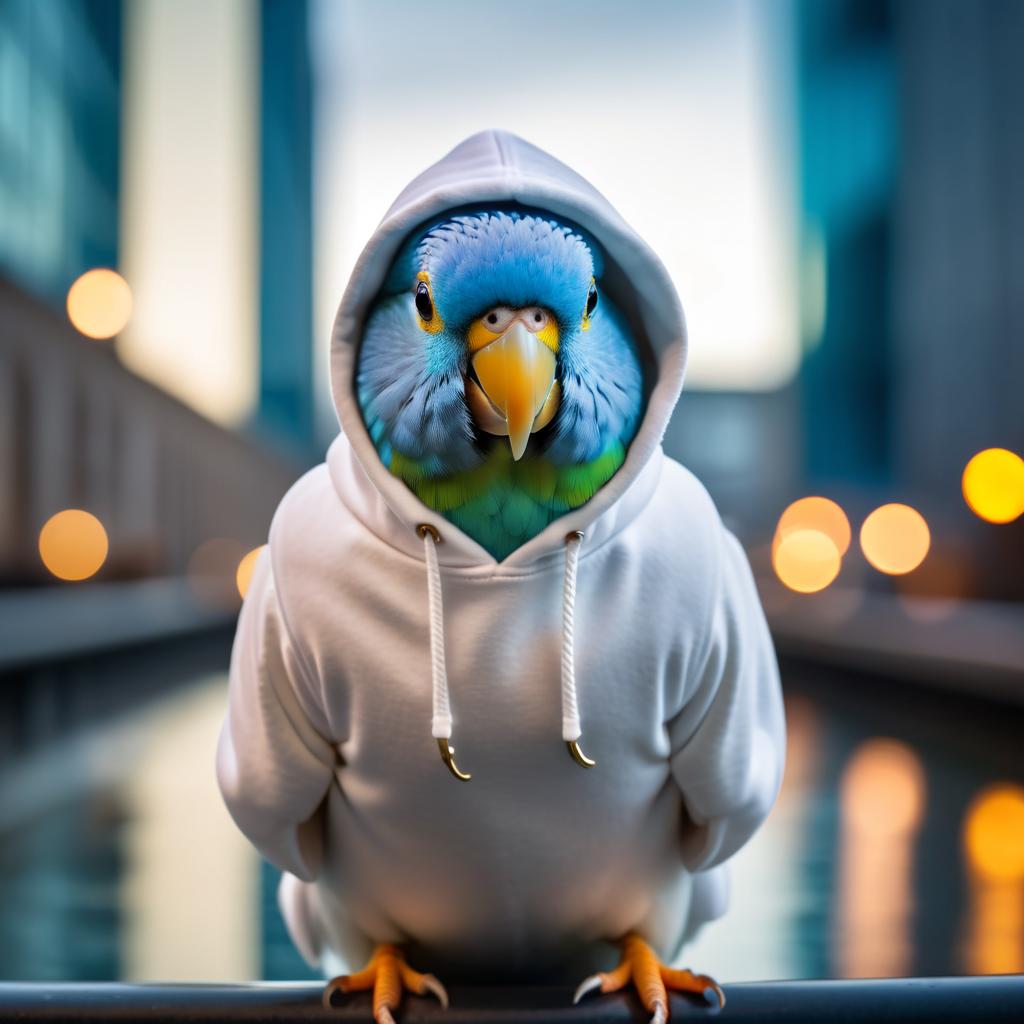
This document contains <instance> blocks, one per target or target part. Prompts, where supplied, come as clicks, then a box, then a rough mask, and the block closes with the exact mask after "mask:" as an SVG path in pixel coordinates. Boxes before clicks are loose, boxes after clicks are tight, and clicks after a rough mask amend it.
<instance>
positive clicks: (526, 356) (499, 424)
mask: <svg viewBox="0 0 1024 1024" xmlns="http://www.w3.org/2000/svg"><path fill="white" fill-rule="evenodd" d="M476 327H477V325H474V329H476ZM475 333H477V334H478V333H479V332H478V331H475ZM472 365H473V370H474V371H475V373H476V378H477V380H478V381H479V382H480V383H479V385H478V384H477V382H476V380H473V379H472V378H470V379H469V380H468V381H467V398H468V400H469V407H470V411H471V412H472V413H473V417H474V419H475V420H476V422H477V425H478V426H479V427H480V429H481V430H485V431H486V432H487V433H489V434H498V435H501V436H505V435H507V436H508V439H509V444H510V445H511V446H512V458H513V459H515V460H516V461H518V460H519V459H521V458H522V456H523V453H524V452H525V451H526V445H527V442H528V441H529V440H530V434H532V433H533V432H534V431H537V430H540V428H541V427H543V426H545V425H546V424H547V423H549V422H550V421H551V418H552V417H553V416H554V414H555V412H556V411H557V409H558V401H559V395H560V390H559V387H558V382H557V381H556V380H555V352H554V350H553V349H552V348H551V347H550V346H549V345H547V344H545V342H544V341H542V340H541V339H540V337H539V336H538V335H536V334H533V333H531V332H530V331H528V330H527V329H526V327H525V326H524V325H523V323H522V321H520V320H516V321H515V322H514V323H513V324H512V326H511V327H509V329H508V330H507V331H505V332H504V334H500V335H498V336H497V337H496V338H494V340H493V341H487V342H486V343H485V344H484V345H483V347H481V348H479V349H478V350H477V351H476V354H475V355H474V356H473V358H472Z"/></svg>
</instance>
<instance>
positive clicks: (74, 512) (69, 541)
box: [39, 508, 110, 580]
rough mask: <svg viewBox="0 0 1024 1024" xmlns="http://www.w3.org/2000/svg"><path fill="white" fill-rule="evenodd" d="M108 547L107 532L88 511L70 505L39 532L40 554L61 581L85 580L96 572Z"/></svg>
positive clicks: (48, 521) (51, 518)
mask: <svg viewBox="0 0 1024 1024" xmlns="http://www.w3.org/2000/svg"><path fill="white" fill-rule="evenodd" d="M109 548H110V544H109V541H108V540H107V531H106V530H105V529H104V528H103V524H102V523H101V522H100V521H99V520H98V519H97V518H96V517H95V516H94V515H92V514H91V513H89V512H84V511H83V510H82V509H80V508H69V509H65V510H64V511H63V512H58V513H57V514H56V515H54V516H51V517H50V518H49V519H48V520H47V521H46V523H45V525H44V526H43V528H42V530H40V531H39V557H40V558H42V560H43V565H45V566H46V568H47V569H49V570H50V572H51V573H53V575H54V576H56V577H57V579H60V580H86V579H88V578H89V577H90V576H94V575H95V574H96V573H97V572H99V570H100V568H101V566H102V565H103V563H104V562H105V561H106V559H107V552H108V550H109Z"/></svg>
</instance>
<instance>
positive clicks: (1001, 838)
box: [964, 782, 1024, 882]
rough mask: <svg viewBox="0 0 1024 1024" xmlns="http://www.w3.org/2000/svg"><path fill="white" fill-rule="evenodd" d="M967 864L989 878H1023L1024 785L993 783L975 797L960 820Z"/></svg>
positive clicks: (1017, 879)
mask: <svg viewBox="0 0 1024 1024" xmlns="http://www.w3.org/2000/svg"><path fill="white" fill-rule="evenodd" d="M964 848H965V850H966V852H967V857H968V860H969V861H970V864H971V867H972V868H973V869H974V870H975V871H976V872H977V873H978V874H979V875H981V876H982V877H984V878H987V879H990V880H992V881H999V882H1009V881H1019V880H1021V879H1024V788H1022V787H1021V786H1018V785H1014V784H1013V783H1009V782H1006V783H997V784H996V785H994V786H989V787H988V788H987V789H985V790H983V791H982V792H981V793H979V794H978V796H977V797H975V799H974V801H973V802H972V803H971V806H970V807H969V808H968V811H967V817H966V819H965V823H964Z"/></svg>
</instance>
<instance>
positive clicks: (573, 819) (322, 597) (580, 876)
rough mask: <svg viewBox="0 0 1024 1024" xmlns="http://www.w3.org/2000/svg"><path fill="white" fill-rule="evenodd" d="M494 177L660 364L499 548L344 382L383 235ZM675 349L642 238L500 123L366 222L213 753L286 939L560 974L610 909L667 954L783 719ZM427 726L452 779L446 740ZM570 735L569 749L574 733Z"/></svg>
mask: <svg viewBox="0 0 1024 1024" xmlns="http://www.w3.org/2000/svg"><path fill="white" fill-rule="evenodd" d="M501 200H504V201H508V200H513V201H517V202H519V203H521V204H523V205H526V206H530V207H535V208H541V209H544V210H549V211H551V212H552V213H554V214H560V215H563V216H564V217H567V218H568V219H570V220H572V221H574V222H576V223H577V224H580V225H581V226H582V227H584V228H586V229H588V230H589V231H590V232H591V233H592V234H593V235H594V236H595V237H596V238H597V239H598V240H599V241H600V242H601V244H602V245H603V247H604V249H605V252H606V254H607V259H608V262H609V264H610V266H609V270H608V273H609V274H610V275H611V277H610V279H609V280H610V282H611V283H610V284H609V287H611V286H612V283H614V282H615V281H616V280H617V282H618V285H617V287H618V293H617V295H616V298H617V300H618V301H619V302H620V304H622V303H623V302H625V304H626V305H627V306H628V305H629V304H630V299H631V298H632V301H633V314H634V319H635V321H636V322H635V324H634V329H635V330H637V331H638V332H639V333H640V334H641V335H643V336H644V337H643V338H642V341H643V342H644V343H645V344H646V345H647V346H649V348H650V349H651V350H652V351H653V352H654V354H655V357H656V362H657V381H656V384H655V386H654V388H653V391H652V393H651V395H650V398H649V401H648V405H647V410H646V413H645V415H644V418H643V421H642V423H641V426H640V429H639V432H638V434H637V436H636V438H635V440H634V441H633V443H632V445H631V446H630V448H629V452H628V455H627V458H626V461H625V463H624V465H623V466H622V468H621V469H620V470H619V471H618V472H617V473H616V474H615V475H614V476H613V477H612V479H611V480H610V481H609V482H608V483H607V484H605V486H604V487H603V488H602V489H601V490H600V491H598V493H597V494H596V495H595V496H594V497H593V498H592V499H591V500H590V501H589V502H587V503H586V504H585V505H583V506H582V507H580V508H578V509H576V510H575V511H573V512H570V513H569V514H567V515H565V516H563V517H562V518H561V519H559V520H557V521H556V522H554V523H552V524H551V525H550V526H549V527H547V528H546V529H545V530H544V531H543V532H542V533H541V534H539V535H538V536H537V537H534V538H533V539H532V540H531V541H529V542H528V543H526V544H524V545H523V546H522V547H520V548H519V549H517V550H516V551H515V552H513V554H511V555H510V556H509V557H508V558H506V559H505V560H504V561H502V562H496V561H495V559H494V558H493V557H491V555H489V554H488V553H487V552H486V551H485V550H484V549H483V548H482V547H480V546H479V545H478V544H477V543H476V542H475V541H473V540H472V539H470V538H469V537H468V536H467V535H465V534H464V533H462V532H461V531H459V530H458V529H457V528H456V527H455V526H453V525H452V524H451V523H449V522H448V521H447V520H445V519H444V518H443V517H442V516H440V515H438V514H437V513H435V512H432V511H431V510H430V509H428V508H427V507H426V506H425V505H423V504H422V503H421V502H420V501H419V499H418V498H416V496H415V495H414V494H413V493H412V491H410V490H409V489H408V488H407V487H406V486H405V484H404V483H402V481H401V480H399V479H397V478H396V477H393V476H392V475H391V474H390V473H389V472H388V471H387V469H386V468H385V467H384V466H383V465H382V463H381V462H380V460H379V459H378V457H377V453H376V450H375V449H374V446H373V444H372V442H371V440H370V438H369V436H368V434H367V431H366V429H365V427H364V426H363V422H362V419H361V416H360V413H359V410H358V407H357V404H356V401H355V398H354V393H353V380H354V374H355V367H356V360H357V350H358V344H359V339H360V334H361V328H362V324H363V322H364V318H365V316H366V313H367V310H368V307H369V304H370V303H371V302H372V300H373V298H374V296H375V295H376V293H377V290H378V288H379V286H380V283H381V281H382V279H383V277H384V275H385V273H386V271H387V269H388V267H389V264H390V262H391V260H392V259H393V257H394V255H395V253H396V251H397V249H398V247H399V245H400V244H401V242H402V241H403V240H404V238H405V237H406V236H407V234H408V233H409V232H410V231H411V230H412V229H413V228H414V227H416V226H417V225H419V224H421V223H422V222H424V221H425V220H427V219H429V218H431V217H434V216H436V215H437V214H438V213H441V212H444V211H447V210H451V209H452V208H455V207H460V206H465V205H467V204H470V203H478V202H480V203H485V202H488V201H501ZM685 361H686V329H685V325H684V321H683V314H682V309H681V306H680V304H679V300H678V297H677V295H676V292H675V289H674V287H673V285H672V282H671V280H670V279H669V277H668V275H667V273H666V271H665V269H664V267H663V266H662V264H661V262H660V261H659V260H658V258H657V257H656V256H655V255H654V254H653V253H652V252H651V250H650V249H649V248H648V247H647V246H646V245H645V244H644V242H643V241H642V240H641V239H640V238H638V237H637V235H636V234H634V233H633V231H632V230H631V229H630V228H629V227H628V226H627V225H626V224H625V222H624V221H623V220H622V219H621V218H620V217H619V216H618V214H617V213H616V212H615V211H614V210H613V209H612V208H611V206H610V205H609V204H608V202H607V201H606V200H605V199H604V198H603V197H602V196H601V195H600V194H599V193H598V192H597V191H596V190H595V189H594V188H593V187H592V186H591V185H590V184H588V183H587V182H586V181H584V180H583V179H582V178H581V177H579V175H577V174H576V173H575V172H573V171H572V170H570V169H569V168H567V167H565V166H564V165H563V164H561V163H559V162H558V161H557V160H555V159H554V158H552V157H551V156H549V155H548V154H546V153H544V152H542V151H541V150H539V149H537V148H536V147H534V146H532V145H530V144H529V143H527V142H525V141H523V140H522V139H519V138H517V137H516V136H513V135H509V134H507V133H504V132H481V133H480V134H477V135H474V136H472V137H471V138H469V139H466V140H465V141H464V142H462V143H461V144H460V145H459V146H457V147H456V148H455V149H454V150H452V152H451V153H449V154H448V155H447V156H446V157H444V159H442V160H441V161H440V162H439V163H437V164H435V165H434V166H433V167H430V168H429V169H428V170H426V171H425V172H424V173H423V174H421V175H420V176H419V177H418V178H416V179H415V180H414V181H413V182H412V183H411V184H410V185H409V186H408V187H407V188H406V189H405V191H404V192H403V193H402V194H401V195H400V196H399V197H398V199H397V200H396V201H395V203H394V205H393V206H392V207H391V209H390V210H389V211H388V213H387V215H386V216H385V217H384V220H383V221H382V222H381V224H380V226H379V227H378V228H377V231H376V233H375V234H374V235H373V237H372V238H371V239H370V241H369V243H368V244H367V246H366V248H365V250H364V251H363V254H362V256H361V258H360V260H359V262H358V264H357V266H356V268H355V270H354V272H353V275H352V279H351V281H350V283H349V286H348V289H347V290H346V292H345V296H344V298H343V300H342V303H341V307H340V309H339V311H338V316H337V320H336V322H335V327H334V335H333V342H332V352H331V370H332V386H333V394H334V402H335V406H336V408H337V411H338V417H339V419H340V421H341V427H342V433H341V434H340V435H339V436H338V438H337V439H336V440H335V441H334V443H333V444H332V445H331V448H330V451H329V452H328V456H327V461H326V464H324V465H320V466H318V467H317V468H315V469H314V470H312V471H311V472H309V473H307V474H306V475H305V476H304V477H303V478H302V479H301V480H299V481H298V483H296V484H295V486H294V487H293V488H292V489H291V491H290V492H289V493H288V495H287V496H286V497H285V498H284V500H283V501H282V503H281V506H280V508H279V509H278V511H277V514H276V516H275V518H274V522H273V524H272V526H271V530H270V545H269V553H265V554H264V555H263V556H261V558H260V560H259V564H258V566H257V569H256V572H255V575H254V577H253V581H252V584H251V586H250V589H249V592H248V595H247V596H246V599H245V603H244V606H243V609H242V613H241V618H240V621H239V624H238V632H237V636H236V638H235V646H234V651H233V655H232V660H231V682H230V706H229V710H228V716H227V720H226V722H225V724H224V729H223V733H222V736H221V741H220V747H219V751H218V761H217V769H218V776H219V779H220V785H221V789H222V792H223V794H224V799H225V801H226V802H227V805H228V808H229V809H230V811H231V814H232V815H233V817H234V819H235V821H236V822H237V824H238V826H239V828H240V829H241V830H242V831H243V832H244V833H245V834H246V835H247V836H248V837H249V838H250V839H251V841H252V842H253V843H254V844H255V845H256V847H257V848H258V849H259V850H260V852H261V853H262V854H263V855H264V856H266V857H267V859H269V860H270V861H271V862H272V863H274V864H276V865H277V866H278V867H280V868H281V869H282V870H283V871H284V872H286V874H285V876H284V879H283V881H282V886H281V892H280V899H281V905H282V909H283V911H284V915H285V918H286V920H287V923H288V926H289V929H290V931H291V934H292V937H293V939H294V941H295V943H296V944H297V946H298V947H299V949H300V950H301V951H302V952H303V954H304V955H305V956H306V957H307V959H309V961H310V962H311V963H314V964H320V965H321V966H322V967H323V968H324V969H325V970H336V969H339V967H340V968H344V967H345V965H348V966H350V967H353V968H354V967H358V966H361V963H362V962H363V961H364V959H365V958H366V956H367V955H368V953H369V951H370V948H371V946H372V944H374V943H379V942H404V943H408V944H409V945H410V947H411V957H412V961H413V963H414V964H415V966H417V967H418V968H419V969H421V970H430V969H433V970H435V971H437V972H439V973H440V972H444V971H445V970H447V971H448V973H449V975H451V974H453V973H454V974H466V973H474V972H475V973H476V976H477V977H480V976H482V975H483V974H484V973H488V974H497V973H501V974H515V973H535V974H538V975H540V974H543V975H546V976H553V975H559V974H565V973H568V974H570V975H572V976H573V977H576V980H578V977H581V976H582V973H581V972H584V971H589V970H591V969H600V968H603V967H607V966H608V965H609V963H611V962H614V950H613V948H612V947H611V946H610V945H609V943H610V942H611V941H612V940H615V939H617V938H619V937H620V936H622V935H623V934H624V933H625V932H627V931H629V930H630V929H638V930H639V931H640V932H641V933H642V934H643V935H645V936H646V937H647V938H648V939H649V940H650V941H651V942H652V943H653V944H654V946H655V948H656V949H657V950H658V951H659V952H660V954H661V955H662V956H663V957H665V958H667V959H671V958H673V957H675V956H676V955H677V954H678V952H679V950H680V948H681V946H682V944H683V943H684V942H685V941H686V940H687V939H688V938H690V937H692V935H693V933H694V932H695V930H696V928H697V927H699V926H700V925H701V924H702V923H704V922H705V921H707V920H710V919H712V918H714V917H716V916H718V915H720V914H721V913H722V912H723V911H724V910H725V907H726V903H727V899H728V879H727V875H726V870H725V866H724V863H723V862H724V861H725V860H726V859H727V858H728V857H730V856H731V855H732V854H733V853H735V852H736V850H738V849H739V848H740V847H741V846H742V845H743V844H744V843H745V842H746V841H747V840H748V839H749V838H750V836H751V835H752V834H753V832H754V831H755V830H756V829H757V827H758V826H759V825H760V823H761V822H762V821H763V820H764V818H765V816H766V815H767V814H768V811H769V809H770V808H771V806H772V803H773V802H774V799H775V796H776V793H777V791H778V788H779V784H780V779H781V774H782V764H783V754H784V747H785V736H784V732H785V728H784V723H783V714H782V702H781V697H780V690H779V682H778V672H777V668H776V664H775V658H774V653H773V650H772V644H771V640H770V638H769V634H768V630H767V627H766V625H765V620H764V616H763V614H762V611H761V607H760V604H759V602H758V598H757V594H756V592H755V589H754V584H753V581H752V578H751V574H750V570H749V567H748V565H747V562H746V558H745V556H744V554H743V551H742V549H741V548H740V545H739V544H738V543H737V541H736V540H735V538H734V537H733V536H732V535H731V534H730V533H728V531H726V530H725V528H724V527H723V526H722V523H721V521H720V519H719V517H718V514H717V512H716V510H715V508H714V505H713V504H712V502H711V500H710V498H709V497H708V495H707V493H706V491H705V490H704V488H703V487H702V486H701V485H700V483H698V481H697V480H696V479H695V478H694V477H693V476H692V475H691V474H690V473H689V472H687V470H685V469H683V468H682V466H680V465H679V464H677V463H676V462H673V461H672V460H671V459H668V458H667V457H665V455H664V454H663V452H662V449H661V437H662V434H663V432H664V429H665V425H666V423H667V422H668V419H669V416H670V414H671V412H672V408H673V406H674V404H675V402H676V399H677V397H678V395H679V391H680V388H681V386H682V379H683V370H684V366H685ZM420 524H429V525H431V526H433V527H434V528H435V530H436V531H437V533H438V535H439V536H440V538H441V543H440V544H437V545H435V544H434V542H433V540H432V539H431V537H430V536H429V535H427V536H422V534H423V532H424V531H419V532H418V531H417V527H418V526H419V525H420ZM574 531H582V533H583V539H582V542H581V543H579V544H577V543H575V542H570V541H567V535H569V534H571V533H572V532H574ZM573 627H574V628H573ZM446 735H449V736H450V737H451V742H452V744H453V745H454V747H455V760H456V762H457V764H458V767H459V768H460V769H461V770H462V771H463V772H468V773H470V774H471V775H472V779H471V780H470V781H460V780H458V779H456V778H454V777H453V775H452V774H451V773H450V772H449V770H448V769H447V768H446V767H445V765H444V763H443V762H442V760H441V757H440V755H439V751H438V745H437V742H436V739H435V738H436V737H439V736H441V737H443V736H446ZM575 737H580V746H581V747H582V749H583V751H584V753H585V754H586V755H588V756H589V757H591V758H593V759H594V760H595V761H596V765H595V766H594V767H592V768H584V767H582V766H580V765H579V764H577V763H576V762H575V761H574V760H573V759H572V757H571V756H570V754H569V752H568V750H567V748H566V743H565V742H564V741H565V740H568V739H572V738H575ZM339 961H340V963H339Z"/></svg>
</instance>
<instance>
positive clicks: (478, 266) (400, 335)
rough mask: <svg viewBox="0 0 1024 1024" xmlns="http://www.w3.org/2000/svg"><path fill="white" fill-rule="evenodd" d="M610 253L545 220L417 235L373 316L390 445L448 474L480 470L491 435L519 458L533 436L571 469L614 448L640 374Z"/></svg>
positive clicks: (364, 388) (488, 220)
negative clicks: (609, 273) (607, 260)
mask: <svg viewBox="0 0 1024 1024" xmlns="http://www.w3.org/2000/svg"><path fill="white" fill-rule="evenodd" d="M602 272H603V258H602V255H601V252H600V250H599V248H598V246H597V244H596V243H595V242H594V241H593V240H592V239H589V238H588V237H587V236H586V235H585V234H584V233H583V232H582V231H581V230H579V229H577V228H575V227H573V226H570V225H568V224H565V223H562V222H561V221H560V220H558V219H557V218H555V217H553V216H551V215H549V214H545V213H541V212H528V211H518V210H500V211H499V210H487V211H472V212H468V213H464V214H459V215H454V216H449V217H447V218H446V219H445V220H443V221H442V222H440V223H437V224H434V225H432V226H430V227H428V228H426V229H425V230H422V231H420V232H417V233H416V234H415V235H414V237H413V238H412V239H410V241H409V242H408V243H407V244H406V246H405V247H404V248H403V250H402V251H401V252H400V253H399V255H398V257H397V258H396V260H395V261H394V263H393V265H392V267H391V270H390V272H389V274H388V278H387V281H386V283H385V286H384V289H383V290H382V293H381V295H380V296H379V297H378V300H377V302H376V305H375V307H374V309H373V311H372V312H371V315H370V318H369V320H368V322H367V327H366V330H365V332H364V338H363V346H362V350H361V354H360V362H359V376H358V393H359V401H360V405H361V407H362V410H363V415H364V418H365V420H366V423H367V425H368V427H369V429H370V432H371V435H372V436H373V437H374V441H375V443H376V444H377V446H378V449H379V450H382V451H384V452H387V453H394V452H397V453H399V454H400V455H402V456H404V457H405V458H406V459H410V458H411V459H414V460H418V461H420V462H421V463H422V462H423V461H424V460H426V461H427V462H428V463H430V465H431V466H434V467H435V471H436V472H439V473H440V472H450V471H453V470H456V469H464V468H468V467H469V466H471V465H473V464H474V455H475V457H476V459H479V457H480V452H481V451H482V450H484V449H486V448H487V446H488V445H489V444H492V443H496V442H494V441H493V440H492V441H488V440H487V438H488V437H490V438H491V439H494V438H505V439H507V440H505V441H503V442H500V443H506V444H508V445H509V446H510V448H511V454H512V457H513V458H514V459H515V460H519V459H520V458H521V457H522V456H523V454H524V453H525V452H526V450H527V447H528V445H529V444H530V440H531V436H533V435H537V434H539V433H541V432H544V435H543V438H542V439H539V440H538V443H540V444H541V445H542V447H543V448H544V449H545V451H554V453H555V455H556V459H557V460H559V461H565V462H572V461H574V460H575V461H583V460H584V459H586V458H587V457H594V456H595V455H596V454H599V453H600V443H601V435H602V434H603V433H605V432H606V431H607V430H608V429H618V428H621V427H623V426H624V425H628V424H625V423H624V421H628V420H630V418H632V420H633V421H634V422H635V414H636V412H637V411H638V410H639V404H640V372H639V366H638V364H637V360H636V355H635V351H634V348H633V345H632V342H631V340H630V338H629V333H628V328H626V326H625V322H624V320H623V318H622V317H621V316H620V315H619V314H618V313H617V311H616V310H615V309H614V306H613V305H612V304H611V303H610V302H609V301H607V299H606V297H605V296H604V295H603V293H602V287H601V277H602Z"/></svg>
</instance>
